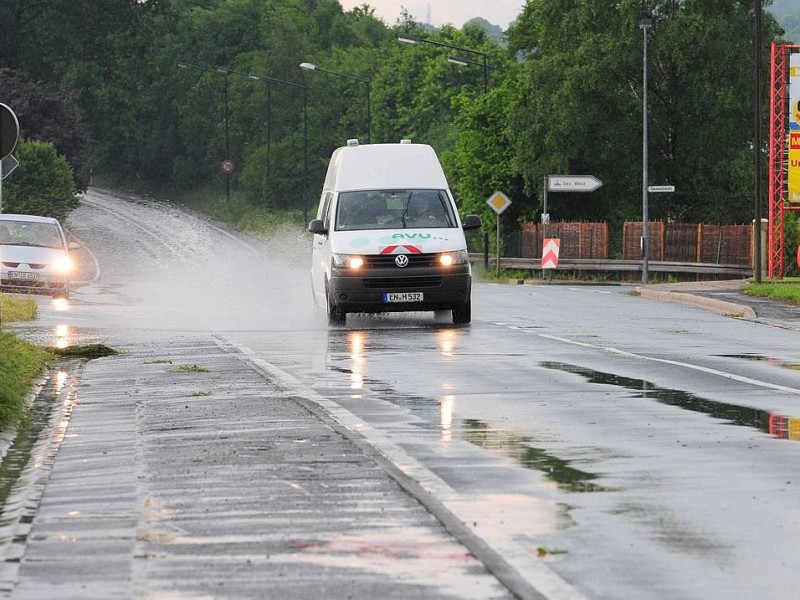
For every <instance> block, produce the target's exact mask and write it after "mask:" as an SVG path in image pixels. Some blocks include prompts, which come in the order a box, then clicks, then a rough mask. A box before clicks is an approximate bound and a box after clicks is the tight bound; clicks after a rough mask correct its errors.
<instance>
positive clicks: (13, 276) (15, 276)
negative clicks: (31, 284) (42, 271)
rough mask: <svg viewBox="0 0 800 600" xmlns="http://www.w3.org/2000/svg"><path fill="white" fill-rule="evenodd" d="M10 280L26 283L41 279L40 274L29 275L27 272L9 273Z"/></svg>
mask: <svg viewBox="0 0 800 600" xmlns="http://www.w3.org/2000/svg"><path fill="white" fill-rule="evenodd" d="M8 278H9V279H22V280H24V281H36V280H38V279H39V274H38V273H28V272H27V271H9V272H8Z"/></svg>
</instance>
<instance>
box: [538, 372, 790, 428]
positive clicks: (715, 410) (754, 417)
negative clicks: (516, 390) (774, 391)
mask: <svg viewBox="0 0 800 600" xmlns="http://www.w3.org/2000/svg"><path fill="white" fill-rule="evenodd" d="M540 366H542V367H544V368H546V369H553V370H555V371H564V372H566V373H573V374H574V375H580V376H582V377H585V378H586V380H587V381H588V382H589V383H598V384H601V385H613V386H617V387H622V388H625V389H629V390H632V391H634V392H636V393H635V394H633V396H632V397H634V398H647V399H651V400H655V401H656V402H659V403H661V404H667V405H670V406H677V407H679V408H683V409H685V410H690V411H692V412H699V413H703V414H706V415H708V416H710V417H714V418H715V419H721V420H723V421H727V422H728V423H729V424H731V425H739V426H741V427H750V428H754V429H758V430H759V431H763V432H764V433H767V434H769V435H770V436H772V437H774V438H777V439H787V440H795V441H800V418H797V417H788V416H784V415H779V414H776V413H771V412H769V411H766V410H760V409H756V408H750V407H746V406H738V405H736V404H728V403H725V402H717V401H715V400H709V399H707V398H701V397H700V396H695V395H694V394H691V393H689V392H684V391H682V390H674V389H669V388H662V387H658V386H656V385H653V384H652V383H650V382H649V381H645V380H644V379H634V378H632V377H623V376H621V375H614V374H613V373H603V372H601V371H595V370H593V369H586V368H584V367H579V366H576V365H570V364H566V363H560V362H542V363H540Z"/></svg>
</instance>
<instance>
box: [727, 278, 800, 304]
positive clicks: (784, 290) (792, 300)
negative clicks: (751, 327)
mask: <svg viewBox="0 0 800 600" xmlns="http://www.w3.org/2000/svg"><path fill="white" fill-rule="evenodd" d="M741 291H742V293H743V294H747V295H749V296H758V297H759V298H769V299H771V300H778V301H781V302H787V303H789V304H795V305H797V306H800V278H798V277H792V278H787V279H782V280H780V281H768V282H764V283H759V284H755V283H748V284H745V285H744V286H743V287H742V290H741Z"/></svg>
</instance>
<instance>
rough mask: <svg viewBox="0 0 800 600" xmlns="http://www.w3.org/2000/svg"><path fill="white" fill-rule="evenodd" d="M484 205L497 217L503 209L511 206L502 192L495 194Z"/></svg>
mask: <svg viewBox="0 0 800 600" xmlns="http://www.w3.org/2000/svg"><path fill="white" fill-rule="evenodd" d="M486 204H488V205H489V206H491V207H492V210H493V211H494V212H496V213H497V214H498V215H499V214H501V213H502V212H503V211H504V210H505V209H507V208H508V207H509V206H511V200H509V199H508V196H506V195H505V194H504V193H503V192H495V193H494V194H492V195H491V196H489V199H488V200H487V201H486Z"/></svg>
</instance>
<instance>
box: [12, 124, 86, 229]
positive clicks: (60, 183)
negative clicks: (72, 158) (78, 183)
mask: <svg viewBox="0 0 800 600" xmlns="http://www.w3.org/2000/svg"><path fill="white" fill-rule="evenodd" d="M14 155H15V156H16V157H17V159H18V160H19V166H18V167H17V168H16V169H15V170H14V171H13V172H12V173H11V174H10V175H9V176H8V177H7V178H6V179H5V180H4V181H3V211H4V212H7V213H20V214H31V215H41V216H44V217H55V218H56V219H59V220H61V219H65V218H66V217H67V215H68V214H69V212H70V211H71V210H72V209H74V208H75V207H77V206H78V198H77V196H76V195H75V181H74V179H73V176H72V168H71V167H70V166H69V163H68V162H67V160H66V158H64V157H63V156H62V155H60V154H58V153H57V152H56V149H55V147H54V146H53V144H51V143H49V142H40V141H35V140H34V141H31V140H24V139H23V140H21V141H20V143H19V144H18V145H17V148H16V150H15V151H14Z"/></svg>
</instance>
